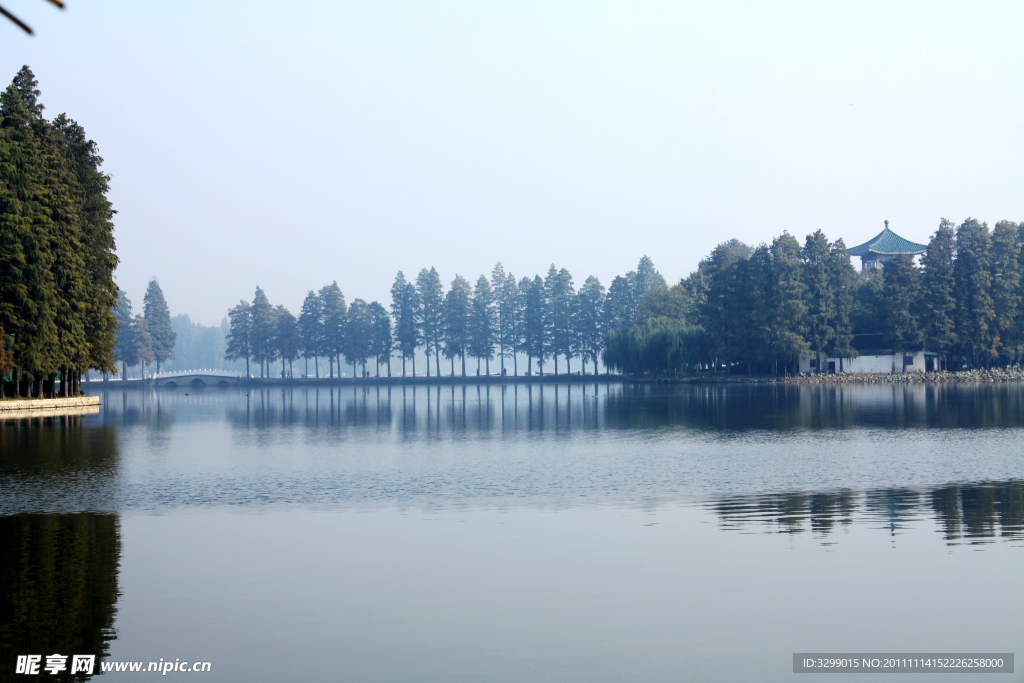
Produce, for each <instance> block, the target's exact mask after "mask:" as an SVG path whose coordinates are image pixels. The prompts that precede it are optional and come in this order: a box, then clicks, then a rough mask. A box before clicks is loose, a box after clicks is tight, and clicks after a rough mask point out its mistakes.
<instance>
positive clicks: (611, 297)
mask: <svg viewBox="0 0 1024 683" xmlns="http://www.w3.org/2000/svg"><path fill="white" fill-rule="evenodd" d="M636 275H637V274H636V272H634V271H630V272H628V273H626V275H625V276H622V275H616V276H615V278H614V279H613V280H612V284H611V285H610V286H609V287H608V298H607V300H606V301H605V309H604V310H605V329H608V330H626V329H627V328H629V326H630V325H632V324H633V321H634V320H636V309H637V296H636V289H637V288H636Z"/></svg>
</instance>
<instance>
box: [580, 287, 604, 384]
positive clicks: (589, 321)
mask: <svg viewBox="0 0 1024 683" xmlns="http://www.w3.org/2000/svg"><path fill="white" fill-rule="evenodd" d="M604 298H605V294H604V287H603V286H602V285H601V281H600V280H598V279H597V278H596V277H594V276H593V275H591V276H590V277H588V278H587V279H586V282H584V283H583V286H582V287H580V291H579V293H578V294H577V295H576V299H577V304H576V311H577V315H576V330H577V334H578V335H579V348H580V356H581V361H582V363H583V370H584V371H586V363H587V360H588V359H589V360H592V361H593V362H594V376H595V377H596V376H597V359H598V357H599V356H600V354H601V352H602V351H603V350H604V332H605V330H604V325H603V323H604Z"/></svg>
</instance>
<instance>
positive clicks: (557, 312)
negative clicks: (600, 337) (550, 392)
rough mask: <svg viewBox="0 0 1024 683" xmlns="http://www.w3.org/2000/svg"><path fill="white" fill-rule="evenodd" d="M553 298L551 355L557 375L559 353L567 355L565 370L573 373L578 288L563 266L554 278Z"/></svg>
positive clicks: (551, 290)
mask: <svg viewBox="0 0 1024 683" xmlns="http://www.w3.org/2000/svg"><path fill="white" fill-rule="evenodd" d="M550 292H551V295H550V296H551V299H550V303H549V305H550V310H551V333H550V334H551V355H552V356H553V357H554V361H555V375H556V376H557V375H558V354H562V355H563V356H565V371H566V372H569V373H571V372H572V367H571V365H570V361H569V358H570V357H571V355H572V353H573V351H574V349H575V347H576V344H575V341H576V339H575V332H576V331H575V320H574V318H575V313H576V289H575V288H574V287H573V283H572V275H570V274H569V271H568V270H566V269H565V268H561V269H560V270H559V271H558V273H557V274H555V275H554V277H553V278H552V284H551V287H550Z"/></svg>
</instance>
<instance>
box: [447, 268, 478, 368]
mask: <svg viewBox="0 0 1024 683" xmlns="http://www.w3.org/2000/svg"><path fill="white" fill-rule="evenodd" d="M472 297H473V290H472V288H471V287H470V286H469V282H467V281H466V278H464V277H462V276H461V275H456V276H455V279H454V280H452V286H451V289H449V290H448V294H447V295H446V296H445V320H444V322H445V324H444V338H443V340H442V341H443V343H444V357H445V358H447V359H449V360H450V361H451V363H452V375H453V376H454V375H455V359H456V358H461V359H462V376H463V377H465V376H466V347H467V346H468V345H469V321H470V316H471V315H472Z"/></svg>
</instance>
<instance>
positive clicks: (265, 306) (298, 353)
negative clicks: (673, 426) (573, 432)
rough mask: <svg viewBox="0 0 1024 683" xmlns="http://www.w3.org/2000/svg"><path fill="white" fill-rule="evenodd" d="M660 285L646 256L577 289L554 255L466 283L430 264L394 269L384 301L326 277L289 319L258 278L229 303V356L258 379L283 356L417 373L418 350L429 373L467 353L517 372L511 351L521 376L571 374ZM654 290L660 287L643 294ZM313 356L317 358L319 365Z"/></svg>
mask: <svg viewBox="0 0 1024 683" xmlns="http://www.w3.org/2000/svg"><path fill="white" fill-rule="evenodd" d="M667 289H668V288H667V285H666V283H665V279H664V278H663V277H662V276H661V275H660V274H659V273H658V271H657V269H656V268H655V267H654V263H653V262H652V261H651V259H650V258H648V257H647V256H644V257H643V258H642V259H641V260H640V263H639V265H638V266H637V269H636V270H635V271H630V272H629V273H627V274H626V275H622V276H618V277H616V278H615V279H614V280H613V281H612V283H611V285H610V287H609V288H608V290H607V291H606V290H605V287H604V285H602V284H601V282H600V280H598V279H597V278H596V277H594V276H590V277H588V278H587V279H586V280H585V281H584V282H583V283H582V285H581V286H580V287H579V290H578V291H577V289H576V287H575V284H574V281H573V277H572V275H571V274H570V273H569V271H568V270H566V269H565V268H557V267H556V266H554V265H552V266H551V267H550V268H549V269H548V272H547V274H546V275H545V276H543V277H542V276H541V275H534V276H532V277H529V276H527V277H523V278H521V279H519V278H516V276H515V275H514V274H512V273H506V272H505V269H504V268H503V267H502V265H501V264H500V263H498V264H496V265H495V266H494V268H493V270H492V271H491V275H490V277H489V278H488V277H487V276H485V275H480V276H479V277H478V278H477V279H476V282H475V283H473V284H471V283H470V281H469V280H467V279H466V278H464V277H463V276H461V275H456V276H455V278H454V279H453V280H452V281H451V282H450V283H449V284H448V286H447V288H446V287H445V284H444V282H443V281H442V279H441V276H440V274H439V273H438V272H437V270H436V269H435V268H429V269H427V268H424V269H422V270H421V271H420V272H419V274H418V275H417V276H416V278H415V279H414V280H409V279H406V277H405V275H404V273H402V272H401V271H399V272H398V274H397V275H396V277H395V281H394V284H393V285H392V287H391V301H390V303H389V305H388V307H387V308H385V306H384V305H383V304H381V303H379V302H377V301H372V302H369V303H367V302H366V301H365V300H363V299H358V298H357V299H354V300H352V302H351V304H348V303H346V301H345V296H344V294H343V293H342V292H341V290H340V288H339V287H338V285H337V283H332V284H330V285H327V286H325V287H323V288H321V289H320V290H319V291H312V290H311V291H310V292H309V294H308V295H307V296H306V298H305V300H304V301H303V304H302V309H301V311H300V312H299V315H298V317H296V316H295V315H293V314H292V313H291V312H290V311H288V309H286V308H285V307H283V306H280V305H277V306H274V305H273V304H271V303H270V301H269V299H268V298H267V296H266V294H265V293H264V292H263V290H262V289H260V288H259V287H257V288H256V296H255V298H254V299H253V301H252V302H251V303H250V302H248V301H241V302H239V304H238V305H237V306H235V307H234V308H232V309H231V310H230V311H229V313H228V319H229V321H230V322H229V331H228V339H227V353H226V356H227V358H229V359H237V360H243V361H245V362H246V364H247V372H248V371H249V366H248V364H249V362H250V361H251V362H253V363H255V364H256V365H258V367H259V374H260V376H261V377H262V376H269V375H270V374H271V369H270V367H271V363H273V362H275V361H280V362H281V369H280V373H281V374H284V375H291V373H292V367H293V364H294V362H295V361H296V360H298V359H300V358H302V359H304V360H305V361H306V364H307V365H308V364H309V363H310V362H312V364H313V368H312V374H313V375H314V376H317V377H319V376H321V372H323V373H324V374H325V375H328V376H332V375H333V374H334V372H335V368H338V370H339V371H340V368H341V364H342V361H344V363H345V365H350V366H352V368H353V375H355V374H358V373H359V372H363V373H365V372H366V368H367V365H368V364H370V363H372V364H373V365H375V366H376V368H377V370H376V374H379V372H380V367H381V366H385V367H386V368H387V374H388V376H389V377H390V376H392V372H393V370H392V361H393V359H394V360H395V361H396V362H400V363H401V374H402V376H405V375H406V373H407V372H409V371H411V372H413V373H414V374H415V373H416V372H417V371H416V354H417V352H418V351H422V352H423V353H424V354H425V355H426V361H427V363H426V368H425V374H426V375H427V376H431V375H432V374H433V375H435V376H439V375H440V374H441V366H442V363H443V364H444V365H445V366H446V368H445V369H446V370H448V372H449V373H450V374H452V375H456V374H462V375H465V374H466V373H467V363H468V362H470V363H471V362H474V361H475V368H474V372H475V373H476V374H480V373H485V374H492V368H491V363H492V362H494V363H495V364H496V367H495V368H494V370H495V371H498V372H501V373H502V374H504V373H506V372H511V373H512V374H516V375H518V374H520V368H519V358H520V357H523V358H525V359H526V367H525V368H524V370H525V372H526V373H527V374H532V373H533V372H534V369H533V366H534V363H536V365H537V372H540V373H544V368H545V366H546V365H547V364H548V362H549V361H550V363H551V364H552V365H553V366H554V372H555V373H556V374H558V373H559V371H560V370H563V369H564V371H565V372H572V364H573V360H574V359H578V360H579V361H580V366H579V369H580V371H583V370H584V369H585V366H586V365H588V364H592V365H593V368H594V372H595V373H596V372H597V361H598V358H599V357H600V356H601V354H602V353H603V352H604V349H605V337H606V333H607V331H608V330H609V329H625V328H628V327H629V325H631V324H633V323H634V322H635V321H636V318H637V316H638V315H640V314H645V315H647V314H650V313H651V312H652V311H655V312H657V311H658V310H660V309H658V306H659V305H660V304H661V299H663V298H665V297H664V296H663V295H661V293H662V290H667ZM655 292H656V293H658V294H659V295H661V296H655V297H653V299H652V297H651V294H652V293H655ZM645 305H647V306H648V307H649V308H651V309H652V310H651V311H648V310H647V309H646V308H645ZM442 357H443V359H444V360H443V361H442ZM321 359H324V360H326V364H327V367H326V368H323V369H321V368H320V360H321ZM559 359H562V360H564V363H565V364H564V366H561V367H560V365H559ZM359 366H361V368H362V369H361V370H360V369H359ZM308 373H309V371H308V370H307V374H308Z"/></svg>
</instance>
